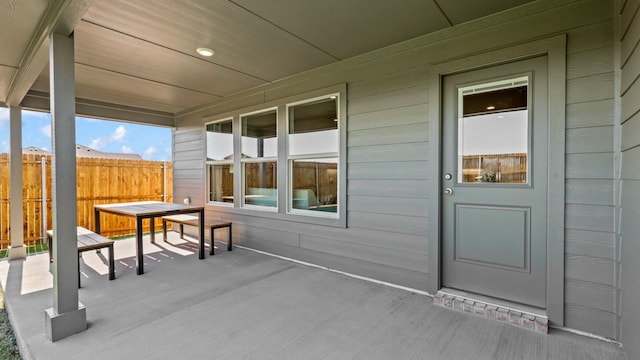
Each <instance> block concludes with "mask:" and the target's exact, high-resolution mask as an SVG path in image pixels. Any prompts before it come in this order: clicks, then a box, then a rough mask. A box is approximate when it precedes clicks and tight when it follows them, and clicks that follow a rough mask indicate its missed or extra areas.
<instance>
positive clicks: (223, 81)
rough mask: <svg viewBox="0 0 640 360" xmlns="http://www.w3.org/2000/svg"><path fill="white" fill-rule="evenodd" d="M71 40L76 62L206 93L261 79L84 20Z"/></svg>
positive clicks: (220, 93)
mask: <svg viewBox="0 0 640 360" xmlns="http://www.w3.org/2000/svg"><path fill="white" fill-rule="evenodd" d="M75 40H76V49H77V50H76V63H78V64H83V65H86V66H90V67H95V68H98V69H103V70H109V71H113V72H114V73H118V74H121V75H129V76H132V77H135V78H139V79H145V80H149V81H153V82H158V83H160V84H169V85H172V86H176V87H180V88H184V89H189V90H193V91H198V92H202V93H205V94H208V95H215V96H224V95H229V94H230V93H234V92H238V91H240V90H243V89H246V88H250V87H255V86H258V85H261V84H263V83H264V81H263V80H260V79H257V78H255V77H251V76H248V75H246V74H244V73H242V72H238V71H234V70H231V69H229V68H225V67H222V66H219V65H216V64H213V63H210V62H208V61H205V60H203V59H202V58H201V57H198V56H191V55H185V54H182V53H179V52H176V51H174V50H171V49H168V48H166V47H163V46H159V45H155V44H153V43H150V42H147V41H143V40H140V39H138V38H135V37H131V36H128V35H124V34H122V33H118V32H114V31H113V30H109V29H105V28H103V27H100V26H97V25H94V24H91V23H87V22H81V23H80V24H79V26H78V27H76V35H75ZM140 90H141V91H144V89H140Z"/></svg>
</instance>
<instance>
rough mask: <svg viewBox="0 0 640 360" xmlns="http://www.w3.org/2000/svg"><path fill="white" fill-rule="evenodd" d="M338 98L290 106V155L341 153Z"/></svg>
mask: <svg viewBox="0 0 640 360" xmlns="http://www.w3.org/2000/svg"><path fill="white" fill-rule="evenodd" d="M337 103H338V100H337V98H333V99H332V98H326V99H321V100H318V101H313V102H309V103H305V104H300V105H295V106H291V107H290V108H289V155H304V154H322V153H337V152H338V150H339V148H340V146H339V135H338V115H337Z"/></svg>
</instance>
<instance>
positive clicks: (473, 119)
mask: <svg viewBox="0 0 640 360" xmlns="http://www.w3.org/2000/svg"><path fill="white" fill-rule="evenodd" d="M528 123H529V121H528V111H527V110H519V111H509V112H503V113H495V114H488V115H477V116H469V117H465V118H462V119H458V126H459V128H458V132H459V136H458V154H459V155H460V156H462V155H488V154H512V153H516V154H517V153H527V148H528V146H527V145H528V140H527V139H528V136H527V132H528Z"/></svg>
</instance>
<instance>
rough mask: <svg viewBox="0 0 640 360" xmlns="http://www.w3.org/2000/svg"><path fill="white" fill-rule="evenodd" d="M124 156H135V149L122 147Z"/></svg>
mask: <svg viewBox="0 0 640 360" xmlns="http://www.w3.org/2000/svg"><path fill="white" fill-rule="evenodd" d="M122 153H123V154H133V149H132V148H131V147H130V146H127V145H122Z"/></svg>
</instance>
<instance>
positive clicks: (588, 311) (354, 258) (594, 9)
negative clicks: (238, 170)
mask: <svg viewBox="0 0 640 360" xmlns="http://www.w3.org/2000/svg"><path fill="white" fill-rule="evenodd" d="M613 6H614V5H613V2H612V1H603V0H591V1H578V2H574V1H569V0H554V1H545V0H542V1H537V2H534V3H532V4H529V5H526V6H523V7H519V8H516V9H513V10H510V11H507V12H503V13H500V14H497V15H494V16H492V17H489V18H485V19H482V20H480V21H476V22H471V23H466V24H463V25H461V26H458V27H455V28H452V29H448V30H445V31H441V32H437V33H434V34H431V35H427V36H423V37H420V38H417V39H414V40H411V41H408V42H404V43H401V44H397V45H394V46H391V47H388V48H385V49H381V50H378V51H375V52H372V53H369V54H365V55H362V56H359V57H356V58H352V59H348V60H345V61H342V62H340V63H338V64H335V65H331V66H327V67H323V68H320V69H316V70H313V71H309V72H307V73H305V74H302V75H299V76H295V77H292V78H289V79H286V80H284V81H281V82H276V83H274V84H270V85H267V86H265V87H261V88H258V89H256V90H254V91H252V92H247V93H245V94H239V95H237V96H234V97H232V98H229V99H224V100H223V101H220V102H218V103H216V104H212V105H211V106H210V107H207V108H205V109H199V110H198V111H194V112H189V113H184V114H181V116H179V118H178V121H177V129H176V130H175V132H174V171H175V174H174V197H175V199H176V200H177V201H179V200H181V199H182V198H183V197H186V196H190V197H191V198H192V199H193V200H194V202H196V203H200V204H204V203H205V189H204V186H205V185H204V179H205V175H204V165H205V163H204V150H203V146H204V143H203V139H204V133H203V118H204V117H209V116H215V115H216V114H223V113H225V112H227V111H232V110H240V109H243V108H244V107H247V106H253V105H256V104H260V103H261V102H265V101H269V100H272V99H277V98H281V97H286V96H291V95H295V94H299V93H302V92H306V91H310V90H314V89H318V88H322V87H325V86H330V85H335V84H338V83H347V85H348V90H347V95H348V104H347V112H348V119H347V126H348V157H347V158H348V228H336V227H327V226H317V225H310V224H302V223H296V222H291V221H283V220H273V219H267V218H261V217H255V216H247V215H243V214H239V213H233V212H228V211H224V210H221V209H219V208H214V207H207V215H208V216H211V217H216V218H224V219H230V220H233V221H234V235H235V238H234V240H237V242H238V243H241V244H244V245H247V246H251V247H254V248H258V249H261V250H265V251H270V252H274V253H277V254H280V255H284V256H290V257H294V258H296V259H300V260H303V261H309V262H313V263H317V264H320V265H324V266H328V267H331V268H336V269H339V270H342V271H347V272H351V273H355V274H359V275H363V276H367V277H371V278H375V279H379V280H383V281H389V282H393V283H396V284H400V285H405V286H409V287H413V288H417V289H426V288H427V281H428V273H427V272H428V271H427V255H428V253H427V249H428V242H429V241H437V239H429V238H428V233H429V229H428V225H427V224H428V223H429V218H430V217H436V216H438V214H430V213H428V211H427V209H428V208H429V199H430V198H433V197H435V196H439V195H438V194H431V193H430V190H429V189H430V188H432V186H431V185H430V184H431V181H437V179H438V174H430V173H429V171H428V169H429V164H430V162H433V161H438V156H439V154H433V153H429V151H428V149H429V143H428V139H429V138H430V137H431V136H432V134H430V126H429V124H430V122H431V121H438V119H429V116H428V114H429V106H433V105H434V104H428V103H427V101H428V98H429V96H428V93H429V91H438V89H429V88H428V73H429V67H430V65H431V64H437V63H442V62H446V61H447V60H449V59H456V58H460V57H464V56H468V55H471V54H474V53H481V52H484V51H487V50H488V49H497V48H501V47H507V46H510V45H515V44H520V43H524V42H527V41H531V40H534V39H539V38H543V37H548V36H553V35H557V34H562V33H564V34H567V77H568V79H567V117H566V120H567V130H566V136H567V139H566V148H567V154H566V177H567V180H566V199H567V204H566V229H565V231H566V239H565V240H566V249H567V250H566V259H565V261H566V289H565V293H566V306H565V325H566V326H568V327H572V328H576V329H580V330H583V331H588V332H592V333H596V334H599V335H602V336H607V337H612V338H615V337H616V336H617V334H616V333H617V331H616V329H617V322H616V319H617V317H616V306H615V304H616V294H617V292H616V284H617V278H616V274H617V272H616V271H615V269H616V266H617V262H616V253H617V251H616V240H615V239H616V236H615V229H614V223H615V221H614V215H615V205H616V204H615V203H614V135H613V134H614V125H615V120H614V119H615V111H614V66H613V54H614V48H613ZM558 155H559V156H562V154H558ZM636 226H637V225H636Z"/></svg>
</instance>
